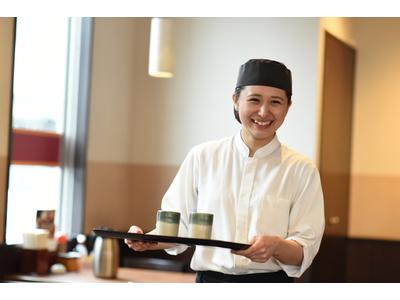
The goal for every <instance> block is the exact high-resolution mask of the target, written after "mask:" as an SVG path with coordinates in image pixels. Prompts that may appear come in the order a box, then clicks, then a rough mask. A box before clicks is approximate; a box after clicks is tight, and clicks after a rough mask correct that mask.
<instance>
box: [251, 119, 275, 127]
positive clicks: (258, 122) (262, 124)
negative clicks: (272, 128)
mask: <svg viewBox="0 0 400 300" xmlns="http://www.w3.org/2000/svg"><path fill="white" fill-rule="evenodd" d="M254 123H256V124H258V125H261V126H266V125H271V123H272V121H266V122H261V121H257V120H254Z"/></svg>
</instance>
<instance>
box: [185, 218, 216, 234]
mask: <svg viewBox="0 0 400 300" xmlns="http://www.w3.org/2000/svg"><path fill="white" fill-rule="evenodd" d="M213 219H214V215H213V214H209V213H200V212H192V213H191V214H190V216H189V237H191V238H196V239H211V230H212V224H213Z"/></svg>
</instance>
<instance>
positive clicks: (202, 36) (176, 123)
mask: <svg viewBox="0 0 400 300" xmlns="http://www.w3.org/2000/svg"><path fill="white" fill-rule="evenodd" d="M318 26H319V21H318V19H315V18H294V19H293V18H282V19H281V18H177V19H174V37H175V45H176V47H175V58H176V70H175V76H174V78H172V79H158V78H152V77H150V76H148V75H147V63H148V43H149V30H150V19H146V18H96V19H95V27H94V28H95V35H94V38H95V40H94V49H95V50H94V57H93V60H94V61H93V68H94V69H93V74H94V75H93V85H92V99H91V100H92V103H91V117H90V119H91V121H90V122H91V123H90V141H89V159H90V160H100V161H101V160H103V161H104V160H106V161H116V162H118V161H120V162H127V161H129V162H131V163H142V164H163V165H179V164H180V163H181V162H182V160H183V158H184V157H185V155H186V153H187V152H188V150H189V149H190V148H191V147H192V146H194V145H196V144H198V143H201V142H204V141H207V140H211V139H218V138H221V137H224V136H227V135H233V134H235V133H236V132H237V130H238V129H239V124H238V123H237V122H236V120H235V119H234V117H233V112H232V111H233V105H232V102H231V94H232V92H233V89H234V87H235V83H236V78H237V72H238V69H239V66H240V64H242V63H244V62H245V61H247V60H248V59H250V58H271V59H276V60H280V61H282V62H284V63H285V64H287V66H288V67H289V68H290V69H291V70H292V72H293V82H294V84H293V91H294V92H293V106H292V108H291V110H290V112H289V114H288V117H287V120H286V123H285V124H284V126H283V127H282V128H281V130H280V133H279V136H280V139H281V140H282V142H283V143H285V144H287V145H288V146H290V147H292V148H294V149H296V150H298V151H300V152H302V153H304V154H305V155H307V156H309V157H311V158H315V140H316V121H315V120H316V118H315V116H316V98H317V96H316V93H317V89H316V84H317V51H318V29H319V27H318Z"/></svg>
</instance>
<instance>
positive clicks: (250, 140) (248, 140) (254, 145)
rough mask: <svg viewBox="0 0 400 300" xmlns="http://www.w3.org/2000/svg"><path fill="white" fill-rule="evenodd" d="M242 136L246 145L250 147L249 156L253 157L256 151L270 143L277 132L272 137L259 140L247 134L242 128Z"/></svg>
mask: <svg viewBox="0 0 400 300" xmlns="http://www.w3.org/2000/svg"><path fill="white" fill-rule="evenodd" d="M240 136H241V137H242V140H243V142H244V143H245V144H246V146H247V147H248V148H249V157H253V156H254V154H255V153H256V151H257V150H258V149H260V148H262V147H264V146H265V145H267V144H269V143H270V142H271V141H272V140H273V138H274V137H275V134H274V135H273V136H271V138H269V139H266V140H261V139H260V140H259V139H255V138H254V137H252V136H251V135H249V134H246V132H245V131H244V130H243V129H242V130H241V131H240Z"/></svg>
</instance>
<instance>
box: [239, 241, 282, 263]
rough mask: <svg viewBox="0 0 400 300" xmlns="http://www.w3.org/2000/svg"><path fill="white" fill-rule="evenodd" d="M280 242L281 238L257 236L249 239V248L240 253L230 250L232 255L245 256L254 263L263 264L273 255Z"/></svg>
mask: <svg viewBox="0 0 400 300" xmlns="http://www.w3.org/2000/svg"><path fill="white" fill-rule="evenodd" d="M281 241H282V238H280V237H278V236H268V235H258V236H255V237H253V238H252V239H251V241H250V244H251V246H250V247H249V248H247V249H246V250H240V251H235V250H232V253H233V254H237V255H242V256H245V257H247V258H249V259H250V260H251V261H254V262H258V263H265V262H266V261H268V260H269V259H270V258H271V257H272V256H274V255H275V252H276V249H277V248H278V245H279V244H280V243H281Z"/></svg>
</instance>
